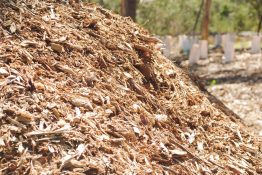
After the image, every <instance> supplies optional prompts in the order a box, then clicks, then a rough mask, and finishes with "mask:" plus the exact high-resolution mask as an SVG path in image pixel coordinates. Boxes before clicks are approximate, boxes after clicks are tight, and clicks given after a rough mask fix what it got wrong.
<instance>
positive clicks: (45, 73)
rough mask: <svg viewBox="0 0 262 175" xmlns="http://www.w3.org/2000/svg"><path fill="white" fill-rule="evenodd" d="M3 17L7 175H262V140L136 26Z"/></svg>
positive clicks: (40, 4)
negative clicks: (217, 104)
mask: <svg viewBox="0 0 262 175" xmlns="http://www.w3.org/2000/svg"><path fill="white" fill-rule="evenodd" d="M70 2H71V1H70ZM0 6H1V7H0V8H1V10H0V46H1V47H0V90H1V91H0V155H1V157H0V162H1V163H0V174H120V175H122V174H259V173H262V165H261V160H262V157H261V150H262V146H261V139H260V140H259V138H257V137H254V136H252V135H250V134H249V133H248V132H246V129H245V126H244V125H243V124H242V123H240V122H238V121H235V122H233V121H232V120H231V119H230V118H232V117H233V116H231V115H226V114H225V113H223V112H222V111H221V110H220V109H218V108H216V107H215V105H212V103H211V102H210V101H209V100H208V95H205V94H204V93H203V92H201V91H200V90H199V88H198V87H197V86H195V85H194V83H193V82H192V81H191V80H190V78H189V76H188V75H187V74H186V73H185V72H184V71H183V70H182V69H180V68H178V67H177V66H175V65H174V64H172V62H171V61H169V60H168V59H166V58H165V57H163V56H162V55H161V53H160V51H159V50H157V49H156V46H157V45H158V44H159V42H160V41H159V40H158V39H156V38H154V37H151V36H150V35H149V33H148V32H147V31H146V30H144V29H142V28H140V27H139V26H138V25H136V24H135V23H133V22H132V21H131V20H130V19H129V18H123V17H120V16H118V15H115V14H113V13H111V12H110V11H108V10H105V9H103V8H101V7H98V6H95V5H92V4H75V3H72V4H70V5H65V4H62V3H54V2H52V1H51V0H49V1H48V0H47V1H41V0H39V1H29V0H28V1H25V0H24V1H19V0H18V1H17V2H16V3H14V2H12V1H1V3H0Z"/></svg>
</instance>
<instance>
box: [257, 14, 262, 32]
mask: <svg viewBox="0 0 262 175" xmlns="http://www.w3.org/2000/svg"><path fill="white" fill-rule="evenodd" d="M261 27H262V15H261V16H260V19H259V23H258V26H257V34H258V35H259V32H260V30H261Z"/></svg>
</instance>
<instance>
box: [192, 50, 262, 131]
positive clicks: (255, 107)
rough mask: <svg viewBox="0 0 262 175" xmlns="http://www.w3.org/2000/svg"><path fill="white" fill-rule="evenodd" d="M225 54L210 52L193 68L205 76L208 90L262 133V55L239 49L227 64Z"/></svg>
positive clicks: (252, 127) (199, 74) (253, 128)
mask: <svg viewBox="0 0 262 175" xmlns="http://www.w3.org/2000/svg"><path fill="white" fill-rule="evenodd" d="M222 56H223V55H222V53H210V54H209V59H206V60H199V62H198V65H196V66H194V68H192V70H191V71H193V72H194V73H196V74H197V75H198V76H199V77H201V78H202V79H203V80H204V81H205V84H206V88H207V90H208V91H209V92H210V93H211V94H213V95H214V96H216V97H217V98H218V99H219V100H221V101H222V102H223V103H224V104H225V105H226V106H227V107H228V108H229V109H231V110H232V111H233V112H235V113H236V114H237V115H238V116H239V117H241V118H242V119H243V120H244V122H245V123H246V124H247V125H248V126H250V128H251V131H252V132H255V133H256V134H259V135H260V136H262V55H261V54H250V53H249V52H248V51H245V52H237V53H236V56H235V59H234V60H233V61H232V62H231V63H227V64H224V63H223V61H222Z"/></svg>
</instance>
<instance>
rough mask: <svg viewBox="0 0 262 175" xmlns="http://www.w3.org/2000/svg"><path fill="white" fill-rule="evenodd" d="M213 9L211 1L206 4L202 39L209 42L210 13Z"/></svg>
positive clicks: (208, 0) (207, 0)
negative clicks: (211, 8)
mask: <svg viewBox="0 0 262 175" xmlns="http://www.w3.org/2000/svg"><path fill="white" fill-rule="evenodd" d="M210 7H211V0H206V2H205V15H204V19H203V24H202V39H203V40H208V25H209V12H210Z"/></svg>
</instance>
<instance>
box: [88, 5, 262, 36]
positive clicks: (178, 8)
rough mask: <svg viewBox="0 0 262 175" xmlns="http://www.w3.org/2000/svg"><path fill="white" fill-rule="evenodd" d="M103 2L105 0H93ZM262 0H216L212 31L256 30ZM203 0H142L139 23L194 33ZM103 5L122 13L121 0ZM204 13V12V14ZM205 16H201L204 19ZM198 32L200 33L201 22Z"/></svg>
mask: <svg viewBox="0 0 262 175" xmlns="http://www.w3.org/2000/svg"><path fill="white" fill-rule="evenodd" d="M89 2H96V3H101V0H89ZM259 2H261V0H212V5H211V16H210V18H211V21H210V32H239V31H255V30H256V28H257V24H258V13H257V11H258V9H259V10H260V12H261V13H262V9H261V8H262V5H261V4H260V3H259ZM200 3H201V0H140V2H139V4H138V9H137V22H138V23H139V24H140V25H142V26H143V27H145V28H147V29H148V30H149V31H150V32H151V33H155V34H158V35H167V34H169V35H177V34H180V33H191V32H192V30H193V25H194V22H195V20H196V15H197V12H198V10H199V6H200ZM103 6H104V7H105V8H108V9H111V10H112V11H114V12H116V13H119V11H120V0H103ZM202 15H203V13H202ZM200 19H201V18H200ZM199 22H200V23H199V24H198V27H197V32H200V28H201V21H199Z"/></svg>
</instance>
